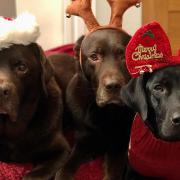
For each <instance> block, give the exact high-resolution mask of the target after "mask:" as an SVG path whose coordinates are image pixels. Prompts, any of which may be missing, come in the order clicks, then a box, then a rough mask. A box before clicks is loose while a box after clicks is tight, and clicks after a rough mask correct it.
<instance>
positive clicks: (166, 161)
mask: <svg viewBox="0 0 180 180" xmlns="http://www.w3.org/2000/svg"><path fill="white" fill-rule="evenodd" d="M129 161H130V164H131V166H132V168H133V169H134V170H135V171H137V172H138V173H140V174H142V175H144V176H147V177H155V178H158V179H161V180H162V179H163V180H180V142H166V141H162V140H160V139H156V138H155V137H154V136H153V134H152V133H151V131H150V130H149V129H148V127H147V126H146V125H145V124H144V123H143V121H142V119H141V117H140V116H139V115H138V114H137V115H136V116H135V120H134V123H133V126H132V131H131V143H130V146H129Z"/></svg>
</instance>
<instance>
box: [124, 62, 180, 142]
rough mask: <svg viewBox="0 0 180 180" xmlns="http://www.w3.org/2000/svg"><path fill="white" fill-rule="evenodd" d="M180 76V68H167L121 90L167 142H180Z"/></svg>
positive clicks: (127, 101) (126, 100)
mask: <svg viewBox="0 0 180 180" xmlns="http://www.w3.org/2000/svg"><path fill="white" fill-rule="evenodd" d="M179 77H180V66H179V65H178V66H172V67H166V68H163V69H160V70H157V71H155V72H153V73H152V74H145V75H141V76H140V77H138V78H134V79H132V80H131V81H130V82H129V83H128V84H127V85H126V86H124V87H123V88H122V91H121V95H122V99H123V100H124V102H125V103H126V104H127V105H129V106H130V107H132V108H133V109H134V110H136V111H137V112H139V113H140V115H141V117H142V119H143V120H144V121H145V123H146V124H147V125H148V126H149V127H150V128H151V130H152V131H153V132H154V133H155V135H156V136H157V137H159V138H161V139H163V140H168V141H175V140H180V78H179Z"/></svg>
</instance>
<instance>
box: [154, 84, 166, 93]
mask: <svg viewBox="0 0 180 180" xmlns="http://www.w3.org/2000/svg"><path fill="white" fill-rule="evenodd" d="M153 89H154V90H155V91H159V92H163V91H164V87H163V86H161V85H159V84H158V85H155V86H154V88H153Z"/></svg>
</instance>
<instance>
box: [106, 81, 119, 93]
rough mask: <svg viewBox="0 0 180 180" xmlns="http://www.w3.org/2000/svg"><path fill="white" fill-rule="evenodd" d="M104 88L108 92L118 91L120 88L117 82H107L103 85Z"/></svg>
mask: <svg viewBox="0 0 180 180" xmlns="http://www.w3.org/2000/svg"><path fill="white" fill-rule="evenodd" d="M105 88H106V90H107V91H108V92H115V91H119V90H120V88H121V86H120V84H119V83H118V82H109V83H107V84H106V85H105Z"/></svg>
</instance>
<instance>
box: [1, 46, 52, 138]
mask: <svg viewBox="0 0 180 180" xmlns="http://www.w3.org/2000/svg"><path fill="white" fill-rule="evenodd" d="M51 76H52V68H51V65H50V64H49V62H48V61H47V59H46V58H45V56H44V54H43V53H42V50H41V48H40V47H39V46H38V45H37V44H35V43H31V44H29V45H26V46H25V45H12V46H10V47H9V48H4V49H2V50H1V51H0V135H3V133H7V134H8V135H10V134H13V133H14V134H16V133H18V132H16V131H21V130H20V129H21V128H22V129H23V128H24V127H25V126H27V123H28V120H29V119H31V118H32V117H33V115H34V113H35V112H36V107H37V102H38V101H39V99H40V97H41V95H42V94H43V95H46V94H47V89H46V84H47V83H48V81H49V79H50V77H51ZM12 127H15V128H14V129H13V130H12ZM11 131H14V132H11Z"/></svg>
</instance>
